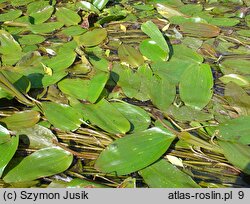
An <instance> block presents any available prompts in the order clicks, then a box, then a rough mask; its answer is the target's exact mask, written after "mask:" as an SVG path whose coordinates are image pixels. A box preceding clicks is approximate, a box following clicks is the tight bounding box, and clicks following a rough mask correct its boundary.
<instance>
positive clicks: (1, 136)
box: [0, 125, 10, 145]
mask: <svg viewBox="0 0 250 204" xmlns="http://www.w3.org/2000/svg"><path fill="white" fill-rule="evenodd" d="M9 140H10V133H9V131H8V130H7V129H6V128H5V127H3V126H2V125H0V145H1V144H3V143H5V142H8V141H9Z"/></svg>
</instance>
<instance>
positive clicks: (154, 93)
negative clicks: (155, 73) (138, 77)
mask: <svg viewBox="0 0 250 204" xmlns="http://www.w3.org/2000/svg"><path fill="white" fill-rule="evenodd" d="M175 95H176V88H175V85H174V84H172V83H170V82H169V80H167V79H164V78H158V77H154V78H153V79H152V81H151V83H150V85H149V96H150V99H151V101H152V103H153V104H154V105H155V106H156V107H157V108H159V109H160V110H162V111H166V110H167V108H168V107H169V106H170V105H171V104H172V102H173V101H174V99H175Z"/></svg>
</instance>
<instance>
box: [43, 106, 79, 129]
mask: <svg viewBox="0 0 250 204" xmlns="http://www.w3.org/2000/svg"><path fill="white" fill-rule="evenodd" d="M42 110H43V112H44V115H45V116H46V118H47V119H48V121H49V122H50V123H51V124H52V125H53V126H55V127H56V128H59V129H61V130H65V131H69V130H76V129H77V128H79V127H80V125H81V118H82V116H81V115H80V113H79V112H77V110H75V109H74V108H72V107H70V106H68V105H65V104H59V103H53V102H43V103H42ZM58 114H59V115H58Z"/></svg>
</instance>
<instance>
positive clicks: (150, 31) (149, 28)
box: [141, 21, 169, 54]
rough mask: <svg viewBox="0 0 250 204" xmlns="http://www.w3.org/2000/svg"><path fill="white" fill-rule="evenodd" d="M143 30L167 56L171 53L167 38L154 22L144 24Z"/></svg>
mask: <svg viewBox="0 0 250 204" xmlns="http://www.w3.org/2000/svg"><path fill="white" fill-rule="evenodd" d="M141 30H142V31H143V32H144V33H146V34H147V35H148V36H149V37H150V38H151V39H152V40H153V41H155V42H156V45H158V46H159V47H160V48H161V49H162V50H163V51H164V52H165V53H166V54H168V53H169V47H168V44H167V42H166V40H165V38H164V37H163V35H162V33H161V32H160V30H159V29H158V27H157V26H156V25H155V24H154V23H153V22H152V21H147V22H146V23H143V24H142V25H141Z"/></svg>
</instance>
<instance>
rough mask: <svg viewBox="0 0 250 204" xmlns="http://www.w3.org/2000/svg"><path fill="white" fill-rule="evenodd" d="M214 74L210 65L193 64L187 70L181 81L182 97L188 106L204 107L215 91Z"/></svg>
mask: <svg viewBox="0 0 250 204" xmlns="http://www.w3.org/2000/svg"><path fill="white" fill-rule="evenodd" d="M212 87H213V75H212V71H211V68H210V66H209V65H207V64H201V65H193V66H190V67H189V68H188V69H186V70H185V72H184V73H183V75H182V77H181V81H180V97H181V99H182V100H183V101H184V103H185V104H186V105H187V106H191V107H193V108H196V109H202V108H204V107H205V106H206V105H207V104H208V102H209V101H210V99H211V97H212V95H213V92H212Z"/></svg>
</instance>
